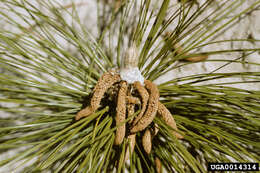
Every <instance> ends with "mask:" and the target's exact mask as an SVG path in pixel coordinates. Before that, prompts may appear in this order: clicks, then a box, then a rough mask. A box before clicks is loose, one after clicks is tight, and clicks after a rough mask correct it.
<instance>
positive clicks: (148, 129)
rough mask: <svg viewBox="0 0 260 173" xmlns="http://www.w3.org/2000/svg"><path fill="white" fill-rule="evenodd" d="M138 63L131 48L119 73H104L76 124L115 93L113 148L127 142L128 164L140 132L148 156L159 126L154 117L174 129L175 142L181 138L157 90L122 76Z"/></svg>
mask: <svg viewBox="0 0 260 173" xmlns="http://www.w3.org/2000/svg"><path fill="white" fill-rule="evenodd" d="M137 63H138V60H137V55H136V48H135V47H131V48H129V50H128V51H127V53H126V56H125V57H124V64H123V65H124V66H123V67H122V68H121V69H120V71H119V70H111V71H108V72H106V73H104V74H103V75H102V76H101V78H100V79H99V80H98V82H97V84H96V86H95V87H94V90H93V94H92V98H91V101H90V105H89V106H87V107H86V108H84V109H82V110H81V111H79V112H78V113H77V115H76V120H79V119H80V118H82V117H86V116H89V115H91V114H92V113H94V112H95V111H96V110H97V109H98V108H99V107H100V102H101V99H102V98H103V96H104V94H105V93H106V92H107V91H108V89H111V88H112V89H113V90H115V91H114V92H117V94H116V95H117V99H116V117H115V121H116V126H117V129H116V132H115V133H116V134H115V141H114V144H115V145H120V144H121V143H122V142H123V140H124V138H127V139H128V140H129V146H128V147H127V148H128V149H127V151H126V153H125V160H128V158H129V155H130V153H133V151H134V148H135V141H136V133H138V132H140V131H144V133H143V136H142V145H143V148H144V150H145V152H146V153H147V154H149V153H150V152H151V149H152V138H153V137H154V136H155V135H156V134H157V133H158V126H157V124H155V123H153V119H154V118H155V116H158V117H160V118H161V119H162V120H164V122H165V123H166V124H167V125H168V126H170V127H171V128H172V129H173V130H172V133H173V135H175V136H176V137H177V138H178V139H181V138H183V136H182V135H180V134H179V133H178V132H177V127H176V123H175V121H174V118H173V116H172V114H171V113H170V111H169V110H168V109H167V108H166V107H165V106H164V105H163V104H162V103H161V102H160V101H159V97H160V93H159V90H158V88H157V86H156V85H155V84H154V83H152V82H151V81H149V80H143V81H142V80H138V79H136V81H133V79H131V80H128V79H127V77H125V75H124V74H123V73H124V72H125V73H126V74H129V73H131V70H134V69H137ZM140 74H141V73H140ZM115 86H116V87H117V88H115ZM118 87H119V88H118ZM136 110H139V113H138V114H136ZM133 115H136V116H133ZM126 119H129V121H126ZM129 149H130V150H131V151H129ZM157 159H158V158H157ZM157 161H158V160H157Z"/></svg>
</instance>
